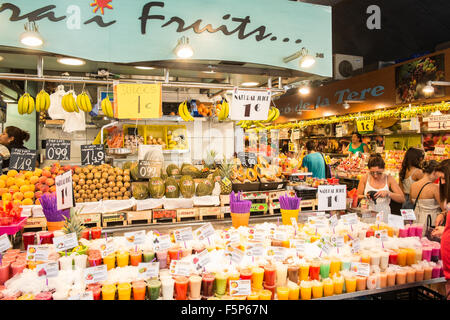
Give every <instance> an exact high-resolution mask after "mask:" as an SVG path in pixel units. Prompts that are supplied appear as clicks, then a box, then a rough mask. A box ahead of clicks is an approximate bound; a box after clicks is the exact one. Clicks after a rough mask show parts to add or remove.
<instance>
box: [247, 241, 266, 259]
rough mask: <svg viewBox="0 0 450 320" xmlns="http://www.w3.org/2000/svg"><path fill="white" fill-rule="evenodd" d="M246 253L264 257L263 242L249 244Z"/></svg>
mask: <svg viewBox="0 0 450 320" xmlns="http://www.w3.org/2000/svg"><path fill="white" fill-rule="evenodd" d="M246 253H247V255H248V256H254V257H262V256H263V255H264V247H263V245H262V243H253V244H249V245H248V247H247V251H246Z"/></svg>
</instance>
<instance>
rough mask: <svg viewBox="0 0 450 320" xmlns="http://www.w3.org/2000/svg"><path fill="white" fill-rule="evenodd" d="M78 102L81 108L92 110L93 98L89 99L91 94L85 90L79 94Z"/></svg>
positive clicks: (87, 110) (85, 110)
mask: <svg viewBox="0 0 450 320" xmlns="http://www.w3.org/2000/svg"><path fill="white" fill-rule="evenodd" d="M76 102H77V105H78V107H79V108H80V109H81V110H83V111H84V112H91V110H92V104H91V100H89V96H88V95H87V93H86V92H85V91H83V92H82V93H80V94H79V95H78V96H77V100H76Z"/></svg>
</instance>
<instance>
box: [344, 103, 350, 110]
mask: <svg viewBox="0 0 450 320" xmlns="http://www.w3.org/2000/svg"><path fill="white" fill-rule="evenodd" d="M342 106H343V107H344V109H345V110H347V109H349V108H350V104H349V103H348V102H344V104H343V105H342Z"/></svg>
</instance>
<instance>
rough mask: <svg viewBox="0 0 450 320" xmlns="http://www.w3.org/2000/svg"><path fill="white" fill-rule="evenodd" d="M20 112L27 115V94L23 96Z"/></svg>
mask: <svg viewBox="0 0 450 320" xmlns="http://www.w3.org/2000/svg"><path fill="white" fill-rule="evenodd" d="M22 112H23V114H25V113H28V93H25V94H24V95H23V104H22Z"/></svg>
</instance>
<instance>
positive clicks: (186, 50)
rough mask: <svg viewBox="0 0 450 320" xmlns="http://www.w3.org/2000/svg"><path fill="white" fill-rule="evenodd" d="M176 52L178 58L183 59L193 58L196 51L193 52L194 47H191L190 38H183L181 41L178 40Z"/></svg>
mask: <svg viewBox="0 0 450 320" xmlns="http://www.w3.org/2000/svg"><path fill="white" fill-rule="evenodd" d="M174 52H175V54H176V55H177V57H178V58H181V59H187V58H190V57H192V55H193V54H194V50H192V47H191V46H190V45H189V38H188V37H185V36H183V37H181V38H180V40H178V44H177V46H176V47H175V50H174Z"/></svg>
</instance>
